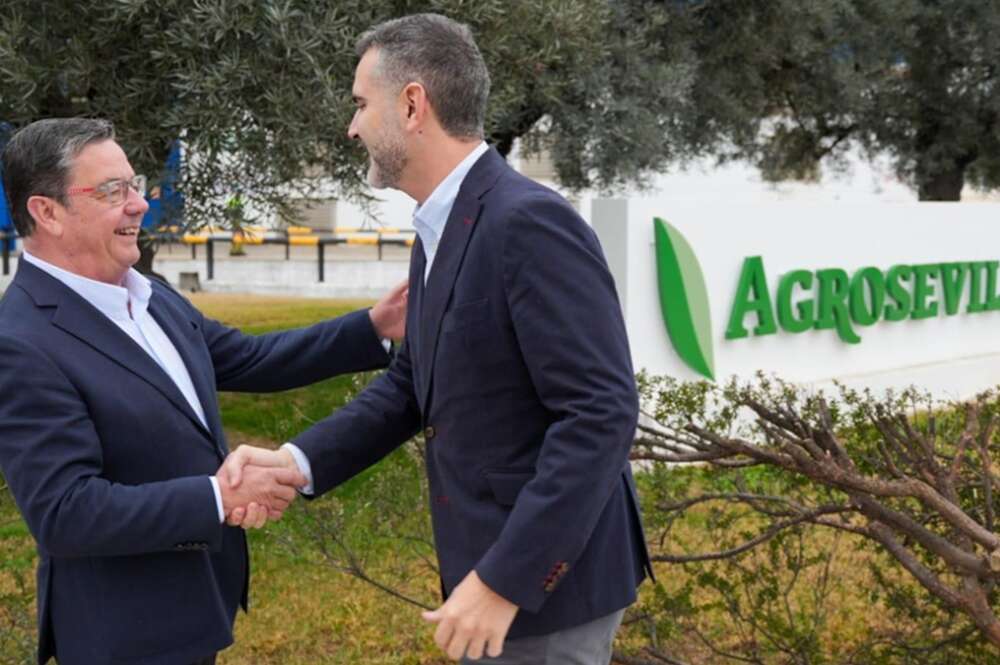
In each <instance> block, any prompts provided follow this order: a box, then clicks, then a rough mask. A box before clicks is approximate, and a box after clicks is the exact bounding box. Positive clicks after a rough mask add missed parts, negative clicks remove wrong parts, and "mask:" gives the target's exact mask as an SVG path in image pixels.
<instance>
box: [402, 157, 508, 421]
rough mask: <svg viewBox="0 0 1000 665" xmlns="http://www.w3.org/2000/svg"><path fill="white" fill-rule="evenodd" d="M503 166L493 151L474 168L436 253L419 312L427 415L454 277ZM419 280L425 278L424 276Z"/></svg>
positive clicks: (422, 397)
mask: <svg viewBox="0 0 1000 665" xmlns="http://www.w3.org/2000/svg"><path fill="white" fill-rule="evenodd" d="M504 166H506V163H505V162H504V161H503V158H502V157H500V155H499V154H497V153H496V151H494V150H492V149H491V150H489V152H487V153H486V154H484V155H483V156H482V157H480V158H479V160H478V161H477V162H476V163H475V164H474V165H473V167H472V170H470V171H469V174H468V175H467V176H466V177H465V181H463V183H462V187H461V188H460V189H459V191H458V197H457V198H456V199H455V205H454V206H453V207H452V209H451V214H450V215H448V222H447V223H446V224H445V227H444V233H442V235H441V242H439V243H438V248H437V252H436V253H435V254H434V263H433V264H431V274H430V275H429V277H428V278H427V287H426V289H424V293H423V298H422V301H421V312H420V344H419V346H420V352H419V360H420V364H421V365H422V367H423V369H421V371H420V377H421V382H420V384H419V392H418V394H417V398H418V399H419V400H420V404H421V405H422V408H423V409H424V410H425V412H426V408H427V402H428V397H429V394H430V388H431V383H432V379H433V375H434V356H435V354H436V353H437V343H438V336H439V334H440V333H441V319H442V317H443V316H444V313H445V310H446V309H447V308H448V303H449V302H451V294H452V290H453V289H452V287H453V286H454V285H455V278H456V277H458V272H459V269H460V268H461V267H462V261H463V260H464V259H465V250H466V249H467V248H468V246H469V240H470V239H471V238H472V234H473V233H474V232H475V230H476V222H477V221H478V220H479V215H480V213H482V210H483V204H482V201H481V200H480V199H481V197H482V196H483V194H485V193H486V192H487V191H488V190H489V189H490V188H491V187H492V186H493V183H494V182H496V179H497V177H499V174H500V168H502V167H504ZM420 278H421V279H422V278H423V273H421V275H420Z"/></svg>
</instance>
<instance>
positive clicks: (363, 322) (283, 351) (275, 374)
mask: <svg viewBox="0 0 1000 665" xmlns="http://www.w3.org/2000/svg"><path fill="white" fill-rule="evenodd" d="M198 316H201V315H200V314H199V315H198ZM201 320H202V334H203V335H204V338H205V343H206V344H207V345H208V350H209V353H210V354H211V356H212V364H213V365H214V367H215V377H216V385H217V387H218V389H219V390H233V391H242V392H273V391H278V390H288V389H290V388H298V387H300V386H305V385H309V384H310V383H315V382H316V381H321V380H323V379H328V378H330V377H332V376H336V375H338V374H346V373H352V372H361V371H365V370H371V369H380V368H383V367H385V366H386V365H388V364H389V354H388V353H387V352H386V350H385V348H384V347H383V346H382V341H381V340H380V339H379V338H378V335H376V333H375V328H374V327H373V326H372V322H371V317H370V316H369V315H368V310H367V309H364V310H358V311H356V312H351V313H350V314H345V315H344V316H341V317H338V318H335V319H331V320H329V321H324V322H322V323H318V324H316V325H313V326H309V327H307V328H298V329H295V330H289V331H284V332H277V333H269V334H266V335H246V334H244V333H242V332H240V331H239V330H236V329H235V328H230V327H227V326H224V325H222V324H221V323H219V322H218V321H214V320H212V319H209V318H206V317H201Z"/></svg>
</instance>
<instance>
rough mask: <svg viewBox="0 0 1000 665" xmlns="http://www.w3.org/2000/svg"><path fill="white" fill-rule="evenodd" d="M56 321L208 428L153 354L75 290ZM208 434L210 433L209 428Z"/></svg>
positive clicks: (57, 311) (54, 323) (68, 296)
mask: <svg viewBox="0 0 1000 665" xmlns="http://www.w3.org/2000/svg"><path fill="white" fill-rule="evenodd" d="M52 325H54V326H56V327H57V328H60V329H62V330H64V331H66V332H67V333H69V334H70V335H73V336H74V337H76V338H77V339H78V340H80V341H81V342H83V343H85V344H88V345H89V346H91V347H93V348H94V349H95V350H97V351H99V352H100V353H102V354H104V355H105V356H107V357H108V358H109V359H110V360H112V361H114V362H115V363H117V364H118V365H120V366H121V367H123V368H124V369H126V370H128V371H129V372H132V373H133V374H135V375H136V376H138V377H140V378H141V379H143V380H144V381H146V382H147V383H149V384H150V385H151V386H153V387H154V388H156V389H157V390H158V391H160V392H161V393H162V394H163V396H164V397H166V398H167V399H168V400H169V401H170V403H171V404H173V405H174V406H175V407H176V408H177V409H178V410H180V411H181V412H183V413H184V415H186V416H187V417H188V418H190V419H191V420H192V421H193V422H194V423H195V424H196V425H197V426H198V427H199V428H200V429H201V430H202V431H205V428H204V426H203V425H202V424H201V421H200V420H198V416H196V415H195V414H194V412H193V411H192V410H191V407H190V406H189V405H188V403H187V400H186V399H184V395H182V394H181V391H180V390H179V389H178V388H177V386H176V385H175V384H174V382H173V380H172V379H171V378H170V377H169V376H167V373H166V372H164V371H163V370H162V369H161V368H160V366H159V365H157V364H156V361H154V360H153V359H152V358H150V357H149V354H148V353H146V352H145V351H144V350H143V349H142V348H140V347H139V345H138V344H136V343H135V342H134V341H133V340H132V338H131V337H129V336H128V335H126V334H125V332H124V331H122V329H121V328H119V327H118V326H116V325H115V324H114V323H112V322H111V320H109V319H108V318H107V317H106V316H104V315H103V314H101V313H100V312H99V311H97V310H96V309H94V307H93V306H92V305H91V304H90V303H88V302H87V301H85V300H84V299H83V298H81V297H79V296H78V295H76V294H75V293H72V292H69V293H67V294H66V295H65V296H64V297H63V298H62V299H61V300H60V303H59V308H58V309H57V310H56V312H55V315H53V317H52ZM205 434H210V433H209V432H207V431H205Z"/></svg>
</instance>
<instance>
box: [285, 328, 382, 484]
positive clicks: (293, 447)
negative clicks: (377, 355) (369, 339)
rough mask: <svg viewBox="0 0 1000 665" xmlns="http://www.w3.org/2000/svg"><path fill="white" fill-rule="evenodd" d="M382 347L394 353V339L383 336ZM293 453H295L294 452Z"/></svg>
mask: <svg viewBox="0 0 1000 665" xmlns="http://www.w3.org/2000/svg"><path fill="white" fill-rule="evenodd" d="M382 348H383V349H385V352H386V353H392V340H391V339H386V338H385V337H383V338H382ZM293 448H294V446H293ZM292 454H293V455H294V454H295V453H292ZM296 459H298V458H296ZM306 463H307V464H308V462H306Z"/></svg>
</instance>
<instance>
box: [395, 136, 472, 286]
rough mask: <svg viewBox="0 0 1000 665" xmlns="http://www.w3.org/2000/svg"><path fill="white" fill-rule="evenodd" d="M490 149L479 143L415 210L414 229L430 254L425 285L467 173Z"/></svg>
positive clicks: (427, 254)
mask: <svg viewBox="0 0 1000 665" xmlns="http://www.w3.org/2000/svg"><path fill="white" fill-rule="evenodd" d="M487 150H489V146H488V145H486V142H485V141H482V142H480V143H479V145H478V146H476V149H475V150H473V151H472V152H470V153H469V154H468V156H467V157H466V158H465V159H463V160H462V161H461V162H459V164H458V166H456V167H455V168H454V169H453V170H452V172H451V173H449V174H448V175H447V177H445V179H444V180H442V181H441V182H440V183H438V186H437V187H435V188H434V191H433V192H431V195H430V196H428V197H427V200H426V201H424V202H423V203H418V204H417V207H416V209H415V210H414V211H413V228H415V229H416V230H417V235H418V236H420V243H421V244H422V245H423V246H424V256H426V257H427V266H426V268H425V269H424V284H426V283H427V277H428V276H429V275H430V274H431V265H432V264H433V263H434V255H435V254H437V248H438V243H440V242H441V234H443V233H444V227H445V224H447V223H448V216H449V215H450V214H451V209H452V208H454V207H455V199H457V198H458V190H459V189H461V187H462V183H463V182H464V181H465V176H467V175H469V171H471V170H472V166H473V165H474V164H475V163H476V162H477V161H479V158H480V157H482V156H483V153H485V152H486V151H487Z"/></svg>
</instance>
